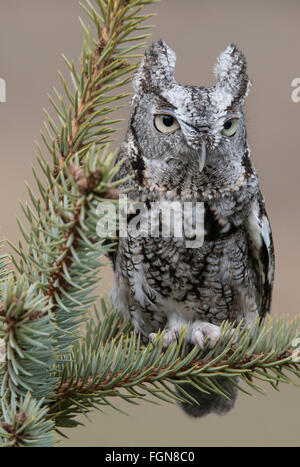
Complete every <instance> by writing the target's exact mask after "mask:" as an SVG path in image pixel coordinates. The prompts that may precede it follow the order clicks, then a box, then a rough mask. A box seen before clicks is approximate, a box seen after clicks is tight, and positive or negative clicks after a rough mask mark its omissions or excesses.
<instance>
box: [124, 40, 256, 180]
mask: <svg viewBox="0 0 300 467" xmlns="http://www.w3.org/2000/svg"><path fill="white" fill-rule="evenodd" d="M175 59H176V57H175V54H174V52H172V51H171V50H170V49H169V48H168V46H167V45H166V44H165V43H164V42H163V41H158V42H157V43H154V44H152V45H151V46H150V47H149V48H148V49H147V50H146V52H145V55H144V58H143V61H142V64H141V67H140V69H139V71H138V72H137V73H136V75H135V78H134V88H135V91H136V94H135V96H134V98H133V107H134V111H133V115H132V120H131V125H130V127H131V131H132V133H133V135H134V137H135V139H136V141H137V142H138V146H139V151H140V152H141V154H142V158H143V160H144V164H145V166H146V167H147V166H148V167H151V170H154V171H156V172H159V171H161V172H162V174H164V173H166V172H168V171H172V170H173V169H174V168H176V167H183V165H184V167H185V170H188V171H189V172H190V174H195V175H196V174H197V173H198V174H201V176H202V178H203V176H204V174H205V173H206V174H210V176H211V174H212V173H215V174H217V173H218V172H221V171H222V170H223V171H224V170H227V171H228V169H229V170H230V167H232V168H233V167H235V168H236V167H237V166H238V165H239V164H240V163H241V161H242V158H243V155H244V153H245V147H246V144H247V143H246V130H245V121H244V114H243V100H244V98H245V96H246V95H247V92H248V89H249V87H250V83H249V79H248V77H247V74H246V62H245V58H244V56H243V54H242V53H241V52H240V51H239V50H238V49H237V48H236V47H235V46H234V45H230V46H229V47H228V48H227V49H226V50H225V52H223V54H221V56H220V57H219V60H218V63H217V65H216V67H215V73H216V76H217V83H216V84H215V85H214V86H212V87H197V86H184V85H181V84H178V83H177V82H176V81H175V78H174V74H173V73H174V68H175Z"/></svg>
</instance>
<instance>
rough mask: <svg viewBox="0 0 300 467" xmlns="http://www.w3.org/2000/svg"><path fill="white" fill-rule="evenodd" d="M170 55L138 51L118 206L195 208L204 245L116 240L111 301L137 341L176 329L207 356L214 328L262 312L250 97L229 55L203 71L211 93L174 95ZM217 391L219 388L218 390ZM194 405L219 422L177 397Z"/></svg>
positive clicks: (213, 408)
mask: <svg viewBox="0 0 300 467" xmlns="http://www.w3.org/2000/svg"><path fill="white" fill-rule="evenodd" d="M175 59H176V57H175V54H174V52H173V51H172V50H170V48H169V47H168V46H167V45H166V43H165V42H164V41H162V40H160V41H158V42H156V43H154V44H152V45H151V46H150V47H149V48H148V49H147V50H146V52H145V55H144V57H143V60H142V63H141V66H140V69H139V71H138V72H137V73H136V75H135V77H134V81H133V83H134V90H135V96H134V98H133V101H132V104H133V112H132V116H131V119H130V122H129V129H128V132H127V136H126V140H125V142H124V143H123V144H122V146H121V148H120V151H119V155H118V160H121V159H125V161H124V163H123V165H122V166H121V169H120V171H119V173H118V178H121V177H126V176H128V175H131V178H130V180H128V181H127V182H125V183H124V184H123V186H122V188H126V189H128V188H129V189H130V190H129V192H128V197H129V198H130V199H132V200H138V201H140V202H143V203H144V204H145V205H146V206H150V203H153V202H157V201H159V202H161V201H164V200H168V201H180V202H183V201H198V202H202V203H204V213H205V215H204V242H203V244H202V246H199V247H197V248H189V247H186V243H185V238H181V239H180V238H175V237H167V238H166V237H165V238H164V237H162V236H160V237H151V236H147V237H146V236H144V235H143V233H142V232H141V234H140V235H135V236H131V235H130V234H129V235H128V236H127V238H126V237H124V238H119V242H118V249H117V251H116V252H115V253H114V258H113V263H114V271H115V279H114V285H113V290H112V301H113V304H114V305H115V307H117V308H118V309H119V310H120V312H121V313H123V314H124V315H125V316H127V317H128V318H129V319H130V320H131V321H132V323H133V325H134V328H135V330H136V332H138V333H141V335H142V337H143V338H144V340H145V341H146V342H148V340H149V339H150V340H151V339H153V337H154V336H155V334H156V333H157V331H158V330H163V329H164V330H165V345H166V346H167V345H169V343H170V342H172V341H173V340H174V339H176V336H178V332H179V331H180V328H181V326H182V325H185V324H187V323H190V328H189V333H188V340H189V342H190V343H191V344H198V345H199V346H200V347H203V345H204V339H205V337H207V338H208V339H209V342H210V346H211V347H213V346H214V345H215V344H216V342H217V341H218V339H219V337H220V327H219V326H220V324H221V323H222V321H224V320H226V319H228V320H231V321H235V322H236V323H238V322H239V321H240V320H241V319H243V320H244V322H245V323H247V324H249V325H250V324H251V323H252V322H253V320H254V319H256V318H257V317H258V316H260V317H263V316H264V315H265V314H266V313H267V312H268V311H269V310H270V305H271V294H272V285H273V278H274V252H273V243H272V234H271V230H270V225H269V221H268V218H267V215H266V211H265V206H264V200H263V198H262V195H261V193H260V189H259V184H258V178H257V174H256V172H255V169H254V167H253V165H252V162H251V160H250V150H249V146H248V143H247V137H246V126H245V119H244V113H243V103H244V98H245V97H246V95H247V92H248V90H249V88H250V82H249V79H248V76H247V73H246V61H245V57H244V55H243V54H242V53H241V52H240V51H239V50H238V49H237V47H236V46H235V45H229V46H228V47H227V49H226V50H225V51H224V52H223V53H222V54H221V55H220V57H219V59H218V62H217V65H216V67H215V75H216V78H217V82H216V84H215V85H214V86H212V87H202V86H201V87H197V86H184V85H181V84H178V83H177V82H176V81H175V78H174V74H173V73H174V68H175ZM218 382H219V384H221V386H222V387H223V388H225V389H226V381H225V379H222V378H219V381H218ZM184 389H185V390H186V391H188V392H189V393H190V394H191V395H192V396H193V397H194V398H196V399H197V400H198V402H199V406H197V405H193V404H191V403H182V406H183V408H184V410H185V411H186V412H187V413H189V414H190V415H192V416H202V415H205V414H207V413H209V412H216V413H220V414H221V413H225V412H227V411H228V410H229V409H230V408H231V407H232V406H233V404H234V399H235V397H236V391H235V390H233V389H232V388H231V389H230V388H227V392H228V393H229V395H230V396H231V399H232V401H228V400H227V399H226V398H224V397H223V396H220V395H214V394H213V395H209V396H207V395H206V394H204V393H200V392H199V391H196V390H195V389H194V388H192V387H191V386H188V387H184Z"/></svg>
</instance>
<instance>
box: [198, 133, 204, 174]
mask: <svg viewBox="0 0 300 467" xmlns="http://www.w3.org/2000/svg"><path fill="white" fill-rule="evenodd" d="M205 162H206V145H205V141H204V140H202V144H201V152H200V157H199V171H200V172H202V170H203V169H204V166H205Z"/></svg>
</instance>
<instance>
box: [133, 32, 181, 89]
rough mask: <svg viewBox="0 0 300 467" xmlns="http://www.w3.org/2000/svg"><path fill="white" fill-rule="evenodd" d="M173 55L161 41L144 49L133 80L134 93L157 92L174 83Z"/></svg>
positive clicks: (174, 60)
mask: <svg viewBox="0 0 300 467" xmlns="http://www.w3.org/2000/svg"><path fill="white" fill-rule="evenodd" d="M175 63H176V55H175V53H174V52H173V51H172V50H171V49H170V48H169V47H168V46H167V44H166V43H165V42H164V41H163V40H159V41H157V42H154V43H153V44H151V45H150V47H148V49H146V51H145V54H144V57H143V59H142V63H141V66H140V68H139V70H138V71H137V72H136V73H135V75H134V78H133V87H134V90H135V91H136V92H151V91H154V92H159V90H162V89H165V88H166V87H168V86H170V85H171V84H173V83H174V81H175V79H174V69H175Z"/></svg>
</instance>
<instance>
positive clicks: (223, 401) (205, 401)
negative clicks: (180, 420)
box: [177, 376, 238, 417]
mask: <svg viewBox="0 0 300 467" xmlns="http://www.w3.org/2000/svg"><path fill="white" fill-rule="evenodd" d="M230 380H233V382H235V383H237V381H238V378H237V377H235V378H226V377H224V376H218V377H216V378H215V379H214V382H215V384H216V385H217V386H219V387H220V388H221V389H222V391H223V392H225V394H227V396H228V398H226V397H224V396H223V395H221V394H216V393H212V394H206V393H205V392H202V391H199V389H197V388H195V387H194V386H192V385H191V384H188V383H185V384H182V385H181V387H182V389H183V391H184V392H186V393H188V394H189V395H190V396H192V397H193V399H195V400H196V401H197V403H198V404H197V405H196V404H193V403H192V402H188V401H187V402H179V405H180V407H181V408H182V409H183V410H184V412H186V413H187V414H188V415H190V416H191V417H204V416H205V415H208V414H210V413H215V414H218V415H226V414H227V412H229V411H230V410H231V409H232V408H233V407H234V404H235V401H236V398H237V388H236V387H235V386H234V385H233V384H232V383H231V381H230ZM177 392H178V394H179V395H180V396H181V397H184V398H185V399H187V396H184V392H182V391H180V389H177Z"/></svg>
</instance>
